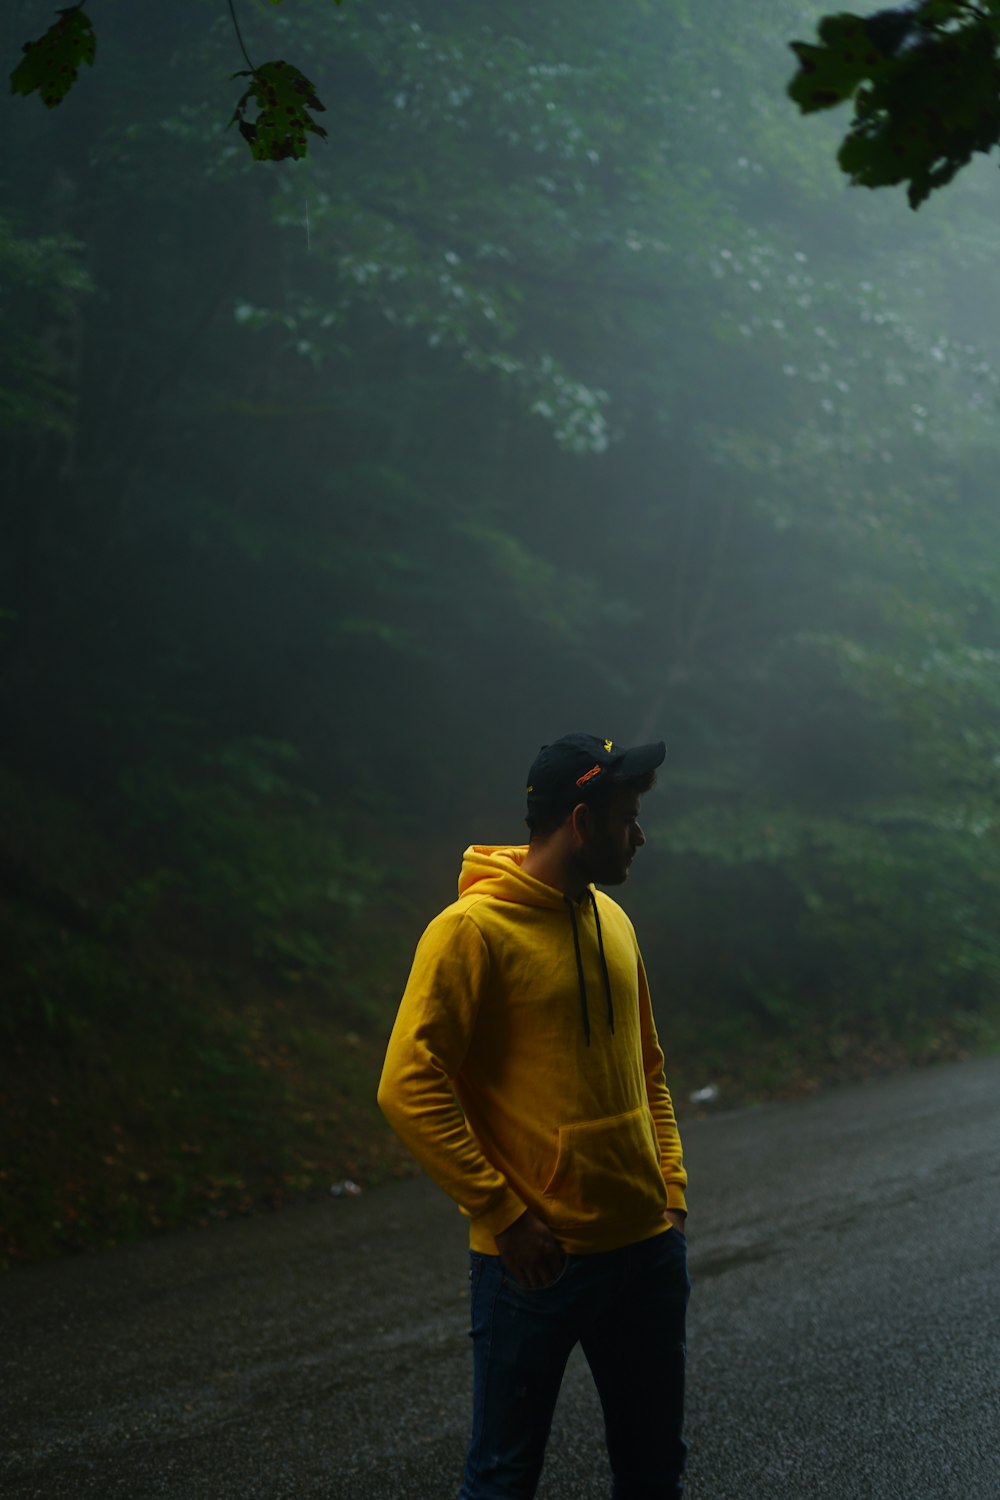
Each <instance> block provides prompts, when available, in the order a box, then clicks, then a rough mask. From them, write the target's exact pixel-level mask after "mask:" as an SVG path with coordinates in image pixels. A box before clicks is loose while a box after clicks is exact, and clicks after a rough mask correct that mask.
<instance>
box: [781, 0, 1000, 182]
mask: <svg viewBox="0 0 1000 1500" xmlns="http://www.w3.org/2000/svg"><path fill="white" fill-rule="evenodd" d="M998 32H1000V6H997V5H995V4H991V5H988V6H987V7H986V8H982V7H976V6H972V5H967V4H963V3H960V0H929V3H925V4H922V5H916V6H908V7H903V8H899V9H894V10H882V11H879V12H877V13H876V14H875V15H872V16H870V17H868V18H867V19H866V18H864V17H861V16H857V15H851V14H846V13H845V14H838V15H830V16H824V17H823V19H822V20H821V21H820V24H819V43H818V45H817V44H813V43H808V42H792V43H791V48H792V51H793V52H794V53H795V55H796V57H797V59H798V62H799V71H798V72H797V73H796V75H795V77H794V78H793V79H792V81H791V83H790V85H789V90H788V92H789V94H790V96H791V97H792V99H794V100H795V102H796V103H797V104H798V105H799V108H800V109H801V110H802V112H803V113H804V114H809V113H812V112H814V111H816V110H821V109H829V108H832V107H834V106H835V105H838V104H842V103H845V102H847V101H850V100H853V102H854V111H855V113H854V119H853V120H852V122H851V125H850V127H849V129H848V131H847V134H846V136H845V137H844V140H843V142H842V144H841V147H840V150H839V152H838V158H837V159H838V161H839V163H840V166H841V168H842V169H843V171H844V172H845V173H846V174H847V175H848V176H849V177H850V179H851V182H852V183H854V184H856V185H858V186H861V187H871V188H874V187H886V186H895V185H898V184H902V183H905V184H906V185H907V196H908V198H909V201H910V206H911V207H912V208H918V207H919V206H920V204H921V203H923V202H924V201H925V199H927V198H928V197H929V196H930V194H931V193H932V192H933V191H934V189H935V188H940V187H943V186H944V185H945V184H946V183H948V182H950V181H951V180H952V178H953V177H954V176H955V174H956V173H957V172H958V171H960V170H961V168H962V167H964V166H965V165H966V164H967V163H968V162H969V161H970V160H971V158H972V156H973V155H974V153H976V152H989V151H990V150H992V148H993V147H994V146H995V145H996V144H997V142H998V141H1000V62H998V59H997V39H998Z"/></svg>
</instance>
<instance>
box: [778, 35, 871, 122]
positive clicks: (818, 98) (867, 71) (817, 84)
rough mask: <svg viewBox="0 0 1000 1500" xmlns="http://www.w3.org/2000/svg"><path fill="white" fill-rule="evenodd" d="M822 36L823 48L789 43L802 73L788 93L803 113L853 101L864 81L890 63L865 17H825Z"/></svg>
mask: <svg viewBox="0 0 1000 1500" xmlns="http://www.w3.org/2000/svg"><path fill="white" fill-rule="evenodd" d="M819 36H820V45H819V46H814V45H813V44H811V43H809V42H791V43H790V44H789V45H790V46H791V49H792V51H793V52H794V53H795V55H796V57H797V58H798V60H799V71H798V72H797V73H796V75H795V77H794V78H793V79H792V81H791V83H790V84H789V85H788V92H789V94H790V96H791V98H792V99H794V100H795V103H796V104H797V105H798V106H799V108H800V109H801V111H802V113H803V114H811V113H813V112H814V111H815V110H818V109H831V108H832V107H833V106H834V105H836V104H842V103H843V102H844V100H845V99H850V98H851V96H852V95H853V94H854V92H855V90H856V89H857V88H858V85H859V84H860V83H861V82H862V80H863V79H865V78H870V77H872V76H873V74H875V73H877V72H878V70H879V69H880V68H882V67H883V66H884V64H885V62H886V61H887V59H886V57H885V56H884V54H883V53H882V52H880V51H879V49H878V47H876V45H875V44H874V42H873V41H872V39H871V37H870V35H869V33H868V27H867V25H866V23H865V21H864V19H863V17H861V16H854V15H849V14H846V13H845V14H841V15H836V16H824V17H823V19H822V21H821V22H820V24H819Z"/></svg>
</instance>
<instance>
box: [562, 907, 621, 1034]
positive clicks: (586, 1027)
mask: <svg viewBox="0 0 1000 1500" xmlns="http://www.w3.org/2000/svg"><path fill="white" fill-rule="evenodd" d="M563 900H564V901H565V903H566V910H567V911H568V912H569V920H570V926H571V927H572V929H573V952H574V953H575V954H576V977H577V980H578V981H579V984H580V1013H581V1015H582V1017H583V1035H584V1037H585V1039H586V1042H587V1046H588V1047H589V1046H590V1015H589V1012H588V1010H587V981H586V979H585V978H584V976H583V956H582V954H581V953H580V933H579V930H578V928H577V925H576V909H575V903H574V902H573V900H572V899H571V897H569V896H563ZM590 904H591V906H592V907H593V908H594V922H595V923H596V925H597V948H598V952H599V953H600V955H601V971H602V973H603V974H604V993H605V994H606V995H607V999H608V1030H609V1031H610V1032H611V1033H612V1035H614V1030H615V1007H614V1002H613V1000H612V998H611V975H610V974H609V973H608V961H607V959H606V958H605V956H604V936H603V934H602V932H601V919H600V917H599V916H598V913H597V898H596V896H595V895H594V893H593V891H591V892H590Z"/></svg>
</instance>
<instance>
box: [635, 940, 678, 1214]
mask: <svg viewBox="0 0 1000 1500" xmlns="http://www.w3.org/2000/svg"><path fill="white" fill-rule="evenodd" d="M636 962H637V964H638V968H639V1026H640V1034H641V1036H642V1069H643V1073H644V1074H645V1078H646V1098H647V1100H648V1102H649V1109H650V1113H651V1114H652V1116H653V1124H654V1125H655V1127H656V1139H657V1143H658V1145H659V1148H660V1171H661V1172H662V1173H663V1181H664V1183H665V1185H666V1189H667V1211H666V1212H667V1218H668V1219H669V1220H670V1222H671V1224H673V1226H674V1228H675V1229H680V1230H683V1229H684V1225H685V1221H686V1219H687V1199H686V1197H685V1189H686V1188H687V1172H686V1171H685V1170H684V1154H683V1151H682V1149H681V1137H680V1132H679V1131H678V1129H677V1119H676V1116H675V1115H674V1105H673V1100H672V1099H671V1097H670V1090H669V1089H668V1088H667V1080H666V1077H665V1074H664V1069H663V1051H662V1049H661V1047H660V1043H659V1040H658V1038H657V1035H656V1023H655V1022H654V1020H653V1007H652V1002H651V1001H650V998H649V984H648V983H647V980H646V970H645V969H644V967H643V963H642V958H641V957H640V956H639V954H638V952H637V953H636Z"/></svg>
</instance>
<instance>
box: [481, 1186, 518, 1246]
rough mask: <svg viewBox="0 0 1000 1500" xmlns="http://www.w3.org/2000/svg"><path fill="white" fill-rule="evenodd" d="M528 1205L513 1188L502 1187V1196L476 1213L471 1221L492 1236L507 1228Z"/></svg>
mask: <svg viewBox="0 0 1000 1500" xmlns="http://www.w3.org/2000/svg"><path fill="white" fill-rule="evenodd" d="M527 1207H528V1205H527V1204H526V1203H522V1202H521V1200H520V1198H519V1197H518V1196H517V1194H516V1193H515V1192H514V1190H513V1188H504V1191H503V1197H502V1198H498V1199H497V1200H496V1202H495V1203H493V1204H492V1205H491V1206H490V1207H489V1208H488V1209H487V1210H486V1212H485V1213H482V1214H476V1216H475V1219H474V1220H473V1222H474V1223H475V1224H476V1225H477V1226H480V1225H481V1226H482V1228H483V1229H485V1230H486V1232H487V1233H488V1234H492V1235H493V1236H494V1238H495V1237H496V1236H497V1235H498V1234H503V1232H504V1230H505V1229H509V1228H510V1226H511V1225H512V1224H513V1223H514V1221H515V1219H519V1218H520V1217H521V1215H522V1214H523V1213H524V1212H525V1211H526V1210H527Z"/></svg>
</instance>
